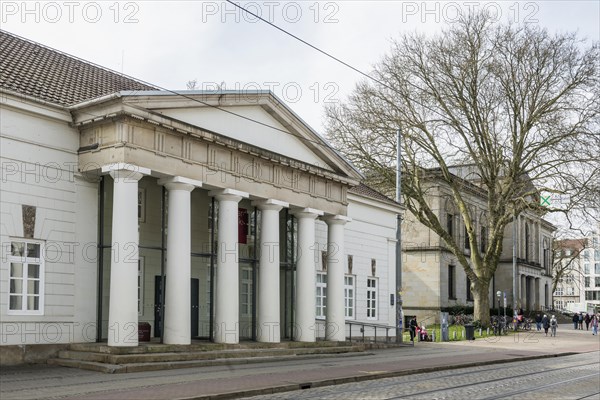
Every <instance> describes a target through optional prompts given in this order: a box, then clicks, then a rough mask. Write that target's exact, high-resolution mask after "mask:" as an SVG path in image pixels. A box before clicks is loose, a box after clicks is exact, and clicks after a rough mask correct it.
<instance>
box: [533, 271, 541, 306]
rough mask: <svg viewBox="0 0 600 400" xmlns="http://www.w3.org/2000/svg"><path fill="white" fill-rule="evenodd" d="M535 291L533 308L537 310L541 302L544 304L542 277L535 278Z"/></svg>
mask: <svg viewBox="0 0 600 400" xmlns="http://www.w3.org/2000/svg"><path fill="white" fill-rule="evenodd" d="M533 282H534V283H533V293H535V297H534V301H533V308H534V309H535V310H539V309H540V304H542V302H541V301H540V292H541V291H540V282H541V279H540V278H534V280H533Z"/></svg>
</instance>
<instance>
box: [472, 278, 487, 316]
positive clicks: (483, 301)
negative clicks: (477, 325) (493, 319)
mask: <svg viewBox="0 0 600 400" xmlns="http://www.w3.org/2000/svg"><path fill="white" fill-rule="evenodd" d="M489 289H490V283H489V282H481V283H479V284H478V285H477V287H476V288H475V290H474V291H473V300H474V304H475V310H474V311H473V319H474V320H475V321H479V322H481V325H482V326H489V325H490V297H489V292H490V290H489Z"/></svg>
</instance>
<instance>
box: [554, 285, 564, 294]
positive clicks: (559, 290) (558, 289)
mask: <svg viewBox="0 0 600 400" xmlns="http://www.w3.org/2000/svg"><path fill="white" fill-rule="evenodd" d="M563 293H564V292H563V288H561V287H557V288H556V291H555V292H554V295H555V296H562V295H563Z"/></svg>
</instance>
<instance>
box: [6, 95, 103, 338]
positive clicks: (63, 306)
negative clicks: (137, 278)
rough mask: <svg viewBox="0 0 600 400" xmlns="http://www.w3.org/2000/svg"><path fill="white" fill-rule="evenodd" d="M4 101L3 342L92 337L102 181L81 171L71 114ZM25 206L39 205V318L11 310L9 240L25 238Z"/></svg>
mask: <svg viewBox="0 0 600 400" xmlns="http://www.w3.org/2000/svg"><path fill="white" fill-rule="evenodd" d="M2 103H3V104H2V107H1V108H0V135H1V137H0V149H1V153H0V163H1V165H2V182H1V184H2V191H1V195H0V212H1V220H0V241H1V243H2V259H1V263H0V276H1V277H2V279H0V321H1V322H0V338H1V343H0V345H12V344H25V343H28V344H37V343H68V342H74V341H76V342H81V341H94V340H95V339H96V325H95V307H96V295H95V293H96V290H95V288H96V272H95V271H96V260H97V254H96V245H95V243H96V236H97V189H96V187H97V186H96V183H95V182H90V181H88V180H87V179H86V178H84V177H82V176H79V174H78V173H77V172H76V171H77V149H78V147H79V134H78V132H77V130H75V129H72V128H70V127H69V125H68V121H69V119H70V116H69V115H68V113H66V112H62V111H59V110H56V109H51V108H46V107H38V106H33V105H31V104H27V103H25V102H16V101H12V100H11V99H10V97H5V98H3V102H2ZM23 205H27V206H33V207H36V213H35V230H34V234H33V238H32V239H30V240H33V241H39V243H41V244H42V254H43V257H42V258H43V259H44V260H45V261H44V269H43V274H42V278H41V293H42V295H43V296H42V297H43V307H41V310H40V311H39V314H40V315H19V314H21V313H19V312H14V311H9V310H8V308H9V305H8V302H9V290H10V289H9V275H10V262H9V257H10V254H11V241H22V240H26V239H24V230H23V218H22V206H23ZM81 221H84V223H80V222H81Z"/></svg>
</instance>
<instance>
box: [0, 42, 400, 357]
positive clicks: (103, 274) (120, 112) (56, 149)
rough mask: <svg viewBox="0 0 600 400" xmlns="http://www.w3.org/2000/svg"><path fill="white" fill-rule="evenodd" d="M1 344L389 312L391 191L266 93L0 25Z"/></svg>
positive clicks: (183, 333) (192, 333)
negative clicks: (152, 81) (169, 73)
mask: <svg viewBox="0 0 600 400" xmlns="http://www.w3.org/2000/svg"><path fill="white" fill-rule="evenodd" d="M0 45H1V49H2V54H3V57H2V59H1V60H0V63H1V67H2V71H3V74H2V79H0V90H1V96H2V97H1V101H0V106H1V111H0V112H1V114H0V119H1V125H0V127H1V138H0V140H1V142H0V144H1V153H0V161H1V164H2V190H1V196H0V207H1V208H0V211H1V217H2V218H1V221H0V240H1V243H2V260H1V265H0V317H1V318H0V351H4V352H5V353H7V352H9V351H12V350H11V346H12V349H13V350H14V348H15V346H17V347H18V346H22V345H36V344H54V343H70V342H82V341H107V342H108V344H109V345H110V346H137V345H138V338H139V336H138V333H139V332H138V330H139V329H146V328H145V327H147V326H148V325H146V324H145V323H147V324H149V326H150V336H151V337H155V338H161V339H162V341H163V342H164V343H172V344H188V343H190V342H191V340H192V339H194V338H207V339H210V340H213V341H215V342H218V343H237V342H239V341H240V340H244V339H251V340H256V341H260V342H278V341H280V340H284V339H288V340H297V341H305V342H311V341H314V340H315V339H316V338H317V337H325V338H326V339H328V340H335V341H340V340H345V338H346V336H347V334H348V332H347V326H346V322H347V321H348V320H350V321H364V322H369V323H373V324H380V325H384V326H390V325H391V326H394V325H395V306H394V305H393V303H394V302H393V299H390V295H393V294H394V292H395V273H394V267H395V256H394V248H395V221H396V219H395V215H396V214H397V213H398V212H399V206H398V204H396V203H394V202H393V201H391V200H389V199H388V198H386V197H385V196H383V195H381V194H379V193H377V192H375V191H373V190H371V189H369V188H368V187H366V186H364V185H360V184H359V181H360V179H361V175H360V174H359V173H358V172H357V171H356V170H355V169H354V168H353V167H352V165H350V164H349V163H348V162H347V161H346V160H345V159H344V158H343V157H341V156H340V155H339V154H338V153H337V152H336V151H335V150H334V149H333V148H331V147H330V146H329V145H328V144H327V143H326V142H325V141H324V140H323V139H322V138H321V137H320V136H319V135H318V134H317V133H316V132H314V131H313V130H312V129H311V128H310V127H308V126H307V125H306V124H305V123H304V122H303V121H302V120H301V119H300V118H299V117H298V116H297V115H295V114H294V113H293V112H292V111H291V110H290V109H289V108H288V107H287V106H286V105H285V104H283V103H282V102H281V101H279V100H278V99H277V98H276V97H274V96H273V94H271V93H270V92H264V91H256V92H243V93H241V92H213V93H207V92H198V91H187V92H178V93H175V92H167V91H163V90H158V89H157V88H154V87H152V86H149V85H147V84H144V83H141V82H138V81H136V80H133V79H130V78H127V77H124V76H121V75H119V74H117V73H114V72H112V71H110V70H106V69H104V68H102V67H99V66H96V65H93V64H90V63H88V62H85V61H83V60H80V59H77V58H75V57H72V56H69V55H66V54H63V53H60V52H58V51H56V50H53V49H50V48H47V47H44V46H42V45H40V44H38V43H34V42H30V41H28V40H26V39H23V38H20V37H18V36H15V35H12V34H10V33H7V32H3V31H0Z"/></svg>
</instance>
